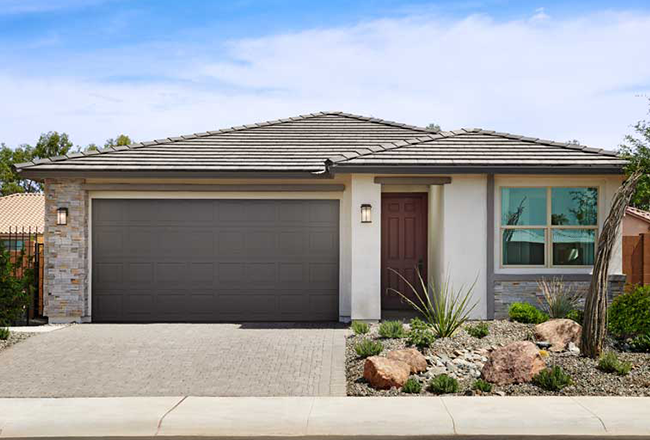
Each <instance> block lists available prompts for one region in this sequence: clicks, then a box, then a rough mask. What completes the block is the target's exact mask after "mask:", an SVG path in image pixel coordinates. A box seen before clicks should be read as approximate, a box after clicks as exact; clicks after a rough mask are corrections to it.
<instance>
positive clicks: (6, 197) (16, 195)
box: [0, 193, 43, 199]
mask: <svg viewBox="0 0 650 440" xmlns="http://www.w3.org/2000/svg"><path fill="white" fill-rule="evenodd" d="M22 196H41V197H42V196H43V193H13V194H7V195H6V196H1V197H0V199H8V198H10V197H22Z"/></svg>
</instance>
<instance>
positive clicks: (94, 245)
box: [17, 112, 625, 322]
mask: <svg viewBox="0 0 650 440" xmlns="http://www.w3.org/2000/svg"><path fill="white" fill-rule="evenodd" d="M624 164H625V162H624V161H623V160H622V159H621V158H620V157H618V156H617V155H616V153H614V152H609V151H604V150H600V149H594V148H588V147H585V146H581V145H572V144H566V143H561V142H553V141H549V140H543V139H538V138H534V137H525V136H518V135H513V134H509V133H501V132H494V131H490V130H482V129H476V128H469V129H460V130H454V131H436V130H429V129H425V128H421V127H415V126H411V125H406V124H401V123H396V122H390V121H385V120H381V119H377V118H373V117H364V116H357V115H352V114H347V113H341V112H321V113H313V114H308V115H303V116H297V117H292V118H287V119H281V120H276V121H269V122H263V123H257V124H250V125H245V126H240V127H233V128H228V129H223V130H217V131H209V132H205V133H196V134H192V135H188V136H179V137H172V138H166V139H159V140H155V141H151V142H142V143H137V144H134V145H130V146H120V147H112V148H108V149H105V150H102V151H89V152H84V153H72V154H69V155H67V156H62V157H53V158H50V159H44V160H37V161H34V162H30V163H25V164H20V165H18V166H17V168H18V169H19V170H20V173H21V174H22V175H23V176H24V177H27V178H31V179H36V180H39V181H44V182H45V198H46V202H45V203H46V213H45V242H46V256H45V258H46V265H47V266H46V274H45V283H46V287H45V291H46V307H45V308H46V311H45V314H46V315H47V316H49V318H50V320H51V321H52V322H61V321H92V322H157V321H158V322H169V321H181V322H210V321H305V320H306V321H319V320H323V321H325V320H340V321H349V320H350V319H353V320H378V319H381V318H382V316H384V317H385V316H389V315H390V313H391V312H400V311H403V310H407V309H408V306H407V305H406V304H405V303H404V302H403V301H402V300H401V297H400V296H399V295H397V294H395V293H394V292H392V291H391V290H389V289H388V288H389V287H393V288H395V289H397V290H399V291H401V292H403V293H404V294H407V295H408V294H409V292H408V289H407V287H406V286H405V285H404V283H403V282H401V281H400V280H399V278H398V277H397V276H396V275H395V273H394V272H392V271H391V270H390V269H393V270H395V271H397V272H399V273H401V274H402V275H403V276H404V277H406V279H408V280H412V281H415V279H416V275H415V274H416V273H417V271H418V270H419V271H420V272H421V273H422V275H423V277H424V278H425V279H426V278H429V279H431V280H433V282H435V283H442V282H444V281H445V280H449V283H450V284H451V285H452V286H453V287H454V288H455V289H459V288H460V287H461V286H463V285H464V286H465V287H468V286H469V285H472V284H474V288H473V291H472V295H473V299H474V301H476V303H477V307H476V308H475V309H474V312H473V316H474V317H475V318H494V317H497V318H498V317H503V316H504V315H505V314H506V313H507V307H508V304H510V303H511V302H513V301H534V300H535V295H536V291H537V281H538V280H539V278H540V277H551V276H562V277H563V279H564V280H566V281H567V282H570V283H575V284H576V285H579V286H581V288H584V287H585V286H587V285H588V283H589V280H590V272H591V270H592V264H593V260H594V247H595V242H596V240H597V238H598V233H599V229H600V227H601V226H602V224H603V220H604V219H605V217H606V215H607V213H608V210H609V207H610V204H611V201H612V197H613V195H614V193H615V191H616V189H617V188H618V187H619V186H620V184H621V182H622V181H623V178H624V176H623V171H622V167H623V166H624ZM621 272H622V269H621V245H620V240H619V243H618V244H617V245H616V250H615V252H614V255H613V257H612V262H611V280H612V283H611V288H612V289H614V290H617V289H618V290H620V289H621V288H622V285H623V279H624V276H622V274H621Z"/></svg>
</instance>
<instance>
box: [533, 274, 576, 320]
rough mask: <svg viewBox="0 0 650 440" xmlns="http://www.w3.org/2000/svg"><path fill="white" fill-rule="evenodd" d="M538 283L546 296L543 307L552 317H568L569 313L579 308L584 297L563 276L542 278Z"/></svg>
mask: <svg viewBox="0 0 650 440" xmlns="http://www.w3.org/2000/svg"><path fill="white" fill-rule="evenodd" d="M537 285H538V286H539V289H540V290H541V291H542V295H543V297H544V302H543V303H542V307H543V308H544V309H546V312H547V313H548V314H549V315H550V317H551V318H555V319H558V318H566V317H567V316H568V315H569V313H571V312H572V311H573V310H575V309H577V307H578V304H579V303H580V300H581V299H582V295H580V293H579V292H578V291H577V290H576V289H575V288H573V287H571V285H570V284H568V283H566V282H564V281H563V280H562V278H561V277H560V278H552V279H551V280H550V281H549V280H546V279H544V278H542V279H540V280H539V281H537ZM540 302H541V301H540Z"/></svg>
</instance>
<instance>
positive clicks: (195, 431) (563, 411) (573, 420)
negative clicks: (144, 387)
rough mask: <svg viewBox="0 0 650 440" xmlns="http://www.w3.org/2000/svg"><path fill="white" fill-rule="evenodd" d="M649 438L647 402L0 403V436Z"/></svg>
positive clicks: (327, 399) (326, 399)
mask: <svg viewBox="0 0 650 440" xmlns="http://www.w3.org/2000/svg"><path fill="white" fill-rule="evenodd" d="M154 436H167V437H177V438H187V437H198V436H200V437H205V438H225V437H231V438H232V437H248V438H254V437H258V438H259V437H266V438H268V437H276V438H283V437H292V438H300V437H311V438H319V437H320V438H322V437H330V436H338V437H346V438H351V437H359V436H365V437H373V438H390V437H402V438H408V437H418V438H426V437H429V438H454V437H467V438H469V437H471V438H477V437H488V436H492V437H513V438H522V437H527V436H547V437H553V436H555V437H560V438H564V437H566V436H587V437H594V438H597V437H605V436H607V437H617V436H619V437H629V436H648V437H649V438H650V398H624V397H620V398H619V397H578V398H572V397H440V398H432V397H409V398H371V397H367V398H354V397H235V398H232V397H122V398H83V399H82V398H72V399H0V438H33V437H60V438H70V437H86V438H98V437H145V438H146V437H154Z"/></svg>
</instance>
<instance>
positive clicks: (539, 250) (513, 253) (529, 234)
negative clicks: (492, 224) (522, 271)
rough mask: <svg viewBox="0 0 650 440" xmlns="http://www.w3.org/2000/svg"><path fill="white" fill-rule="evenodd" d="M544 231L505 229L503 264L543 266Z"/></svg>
mask: <svg viewBox="0 0 650 440" xmlns="http://www.w3.org/2000/svg"><path fill="white" fill-rule="evenodd" d="M544 236H545V234H544V229H505V230H504V231H503V248H502V249H503V264H504V266H508V265H525V266H542V265H544Z"/></svg>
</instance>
